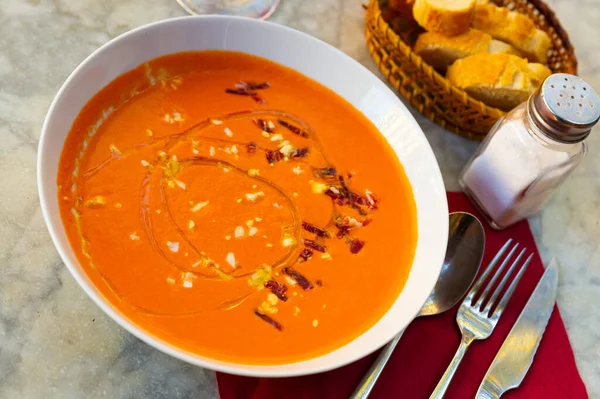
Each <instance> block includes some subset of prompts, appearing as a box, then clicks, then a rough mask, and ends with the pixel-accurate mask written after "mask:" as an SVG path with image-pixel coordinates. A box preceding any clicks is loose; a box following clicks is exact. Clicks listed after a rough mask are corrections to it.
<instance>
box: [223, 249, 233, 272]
mask: <svg viewBox="0 0 600 399" xmlns="http://www.w3.org/2000/svg"><path fill="white" fill-rule="evenodd" d="M225 261H226V262H227V263H229V264H230V265H231V267H233V268H234V269H235V255H234V254H233V252H229V253H228V254H227V256H226V257H225Z"/></svg>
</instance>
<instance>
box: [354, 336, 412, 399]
mask: <svg viewBox="0 0 600 399" xmlns="http://www.w3.org/2000/svg"><path fill="white" fill-rule="evenodd" d="M403 333H404V331H402V332H400V334H398V335H396V336H395V337H394V339H392V340H391V341H390V342H389V343H388V344H387V345H386V346H384V347H383V349H382V350H381V353H380V354H379V356H377V359H376V360H375V361H374V362H373V365H372V366H371V368H370V369H369V371H368V372H367V374H365V376H364V377H363V379H362V380H361V381H360V383H359V384H358V386H357V387H356V389H355V390H354V392H353V393H352V395H351V396H350V399H367V398H368V397H369V394H370V393H371V390H372V389H373V387H374V386H375V383H376V382H377V379H378V378H379V376H380V375H381V372H382V371H383V368H384V367H385V365H386V363H387V361H388V360H389V358H390V356H392V353H393V352H394V349H395V348H396V345H397V344H398V342H399V341H400V338H401V337H402V334H403Z"/></svg>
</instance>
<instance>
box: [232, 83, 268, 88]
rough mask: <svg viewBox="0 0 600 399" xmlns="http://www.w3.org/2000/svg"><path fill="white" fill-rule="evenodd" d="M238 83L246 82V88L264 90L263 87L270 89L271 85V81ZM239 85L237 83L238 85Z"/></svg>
mask: <svg viewBox="0 0 600 399" xmlns="http://www.w3.org/2000/svg"><path fill="white" fill-rule="evenodd" d="M238 84H245V85H246V88H247V89H248V90H263V89H268V88H269V87H271V84H270V83H269V82H262V83H256V82H247V83H246V82H240V83H238ZM236 86H237V85H236Z"/></svg>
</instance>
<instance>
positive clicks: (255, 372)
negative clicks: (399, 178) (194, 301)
mask: <svg viewBox="0 0 600 399" xmlns="http://www.w3.org/2000/svg"><path fill="white" fill-rule="evenodd" d="M190 19H196V20H200V21H202V20H207V21H210V20H230V21H231V20H233V21H245V22H252V23H260V24H268V25H271V26H274V27H276V29H281V30H284V31H287V32H289V33H292V34H295V35H299V36H301V37H303V38H304V39H307V40H312V41H314V42H317V43H320V44H324V45H326V46H327V47H328V48H329V50H330V51H332V52H335V53H337V54H338V55H339V56H341V57H342V58H344V59H345V62H349V63H352V64H355V65H356V66H358V67H359V68H362V69H363V70H364V71H365V72H366V73H367V74H371V75H372V76H373V77H374V78H375V79H379V78H377V76H375V75H374V74H373V73H372V72H371V71H369V70H368V69H367V68H366V67H364V66H363V65H362V64H361V63H359V62H358V61H356V60H355V59H354V58H352V57H350V56H349V55H347V54H346V53H344V52H343V51H341V50H340V49H338V48H336V47H334V46H332V45H330V44H328V43H326V42H324V41H322V40H320V39H318V38H316V37H314V36H311V35H309V34H307V33H304V32H301V31H299V30H296V29H293V28H290V27H288V26H285V25H279V24H276V23H274V22H270V21H257V20H253V19H250V18H245V17H237V16H226V15H194V16H181V17H175V18H168V19H163V20H158V21H155V22H152V23H149V24H145V25H142V26H139V27H137V28H134V29H131V30H129V31H127V32H124V33H122V34H120V35H119V36H116V37H114V38H112V39H110V40H109V41H108V42H106V43H104V44H103V45H102V46H100V47H99V48H97V49H96V50H94V51H93V52H92V53H91V54H90V55H88V56H87V57H86V58H85V59H84V60H83V61H82V62H81V63H80V64H79V65H78V66H77V67H76V68H75V69H74V70H73V71H72V72H71V73H70V74H69V76H68V77H67V79H66V80H65V81H64V83H63V84H62V85H61V87H60V89H59V90H58V92H57V94H56V95H55V97H54V99H53V100H52V103H51V104H50V107H49V109H48V112H47V114H46V117H45V119H44V123H43V125H42V130H41V135H40V139H39V144H38V154H37V160H36V162H37V164H36V165H37V184H38V195H39V199H40V207H41V210H42V214H43V217H44V221H45V223H46V226H47V228H48V231H49V233H50V236H51V239H52V242H53V244H54V246H55V248H56V250H57V252H58V253H59V255H60V258H61V260H62V261H63V262H64V263H65V265H66V266H67V268H68V269H69V272H70V273H71V275H72V276H73V277H74V279H75V280H76V281H77V283H78V284H79V286H80V287H82V288H83V290H84V291H85V293H86V294H87V295H88V296H89V297H90V298H91V299H92V300H93V301H94V302H95V303H96V305H98V306H99V307H100V308H101V309H102V311H104V313H106V314H107V315H108V316H109V317H110V318H111V319H113V320H114V321H116V322H117V324H119V325H120V326H121V327H123V328H125V330H127V331H128V332H129V333H131V334H132V335H134V336H135V337H136V338H138V339H140V340H141V341H143V342H145V343H146V344H148V345H150V346H152V347H154V348H155V349H158V350H159V351H161V352H163V353H166V354H168V355H170V356H172V357H174V358H177V359H179V360H182V361H185V362H187V363H190V364H193V365H197V366H200V367H203V368H208V369H211V370H214V371H219V372H224V373H230V374H235V375H241V376H248V377H272V378H273V377H274V378H279V377H293V376H301V375H310V374H316V373H322V372H326V371H330V370H333V369H337V368H340V367H343V366H345V365H348V364H350V363H353V362H355V361H357V360H359V359H361V358H363V357H365V356H368V355H369V354H371V353H373V352H375V351H377V350H378V349H380V348H381V347H383V346H384V345H385V344H386V343H387V342H389V341H390V340H391V339H392V338H393V337H394V336H396V335H397V334H398V333H399V331H389V334H388V335H389V336H388V337H387V339H386V340H384V341H383V342H380V343H379V344H377V345H376V346H373V347H372V348H370V349H369V350H366V351H363V353H359V354H356V355H355V356H349V357H348V358H346V359H343V360H341V361H337V362H331V363H330V364H328V365H326V366H322V367H319V368H313V369H311V370H304V371H300V372H297V371H294V370H289V371H277V370H276V367H277V365H265V366H261V365H255V364H252V365H244V364H242V363H233V362H223V361H218V360H216V359H212V358H209V357H203V356H199V355H194V354H193V353H191V352H188V351H185V350H183V349H181V348H179V347H177V346H174V345H171V344H169V343H168V342H165V341H164V340H162V339H159V338H158V337H156V336H154V335H153V334H151V333H149V332H146V331H145V330H143V329H142V328H141V327H137V326H136V325H135V324H134V323H133V322H132V321H130V320H129V319H128V318H127V317H125V316H124V315H122V314H120V313H118V312H117V311H115V309H113V305H112V304H110V303H108V301H107V300H105V299H104V298H103V297H102V294H100V293H99V292H97V291H95V290H92V289H91V288H90V287H88V282H87V281H86V280H85V277H84V276H83V275H82V274H80V273H79V272H78V271H77V270H76V268H75V266H74V265H73V264H72V263H71V262H69V261H68V256H67V254H66V252H65V249H64V248H63V247H62V246H61V245H59V244H58V242H59V241H58V233H57V230H56V228H55V225H54V223H53V221H52V219H51V216H50V210H49V209H48V203H47V201H46V198H47V197H48V196H49V195H53V196H55V195H56V191H55V190H56V185H55V184H54V185H51V187H48V185H47V184H46V183H45V181H44V180H43V178H42V173H41V170H40V165H42V164H43V163H44V162H45V161H44V157H45V154H44V151H43V148H44V145H45V143H46V141H47V140H48V134H47V130H48V125H49V124H50V120H51V117H52V116H53V114H54V112H55V108H56V107H57V104H58V102H59V100H60V99H61V97H62V96H63V94H64V92H65V91H66V90H67V88H68V87H69V86H70V84H71V82H72V81H73V80H74V79H75V77H76V76H77V75H78V74H79V73H80V72H81V71H82V70H83V69H85V68H86V66H87V65H88V64H90V63H92V61H93V60H94V59H95V58H97V57H99V56H100V55H101V54H102V53H103V52H104V51H106V50H107V49H108V48H110V47H111V46H112V45H113V44H114V43H116V42H117V41H120V40H123V39H125V38H128V37H130V36H135V35H138V34H140V33H141V32H143V31H145V30H147V29H152V28H155V27H157V26H160V25H168V24H173V23H178V22H179V21H183V20H190ZM386 89H387V90H388V91H389V92H391V93H393V92H392V91H391V90H390V89H389V88H388V87H386ZM394 95H395V94H394ZM399 103H400V104H401V106H403V107H404V108H405V109H407V108H406V106H405V105H404V104H403V103H402V102H401V101H399ZM407 112H408V110H407ZM411 117H412V116H411ZM412 120H413V122H414V124H415V125H416V126H417V127H418V128H419V130H420V131H421V134H422V135H423V138H425V135H424V133H423V132H422V129H421V128H420V126H419V125H418V123H417V122H416V120H415V119H414V117H412ZM426 151H428V152H429V154H427V155H428V156H429V155H430V156H433V157H434V159H435V155H434V153H433V150H432V148H431V146H430V145H429V144H428V145H427V146H426ZM431 177H432V178H435V179H436V180H438V181H439V182H441V185H442V188H443V186H444V183H443V178H442V175H441V171H440V169H439V165H438V168H437V175H436V176H431ZM444 206H445V210H446V213H448V204H447V201H446V199H445V197H444ZM61 223H62V222H61ZM440 223H441V225H440V228H445V231H446V240H447V231H448V220H447V219H446V220H445V221H442V220H440ZM444 251H445V247H444ZM442 260H443V256H442V257H441V258H440V262H439V267H438V268H437V269H436V275H435V276H436V278H437V275H438V274H439V271H440V270H441V267H442ZM435 281H436V279H433V278H432V280H431V282H430V283H431V284H430V287H429V292H430V291H431V290H432V289H433V286H434V285H435ZM426 299H427V298H426V297H425V298H424V299H423V303H424V302H425V300H426ZM418 311H419V309H418V308H417V309H416V310H415V311H413V312H411V320H414V318H415V317H416V316H417V315H418ZM405 328H406V327H405ZM400 332H401V331H400ZM363 334H364V333H363ZM345 345H347V344H345ZM318 357H320V356H317V358H318ZM295 363H296V362H292V363H284V364H281V366H284V365H286V366H287V365H293V364H295ZM245 366H246V367H248V368H247V369H243V368H241V367H245ZM235 367H237V368H235ZM262 368H269V369H270V370H269V371H266V372H265V371H262V370H261V369H262Z"/></svg>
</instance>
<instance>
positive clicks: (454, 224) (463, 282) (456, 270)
mask: <svg viewBox="0 0 600 399" xmlns="http://www.w3.org/2000/svg"><path fill="white" fill-rule="evenodd" d="M484 248H485V232H484V230H483V226H482V225H481V222H480V221H479V220H478V219H477V218H476V217H475V216H473V215H471V214H470V213H466V212H454V213H451V214H450V224H449V232H448V247H447V248H446V257H445V258H444V264H443V265H442V270H441V272H440V275H439V277H438V280H437V282H436V283H435V287H433V291H431V294H430V295H429V298H427V301H426V302H425V304H424V305H423V307H422V308H421V311H420V312H419V316H431V315H435V314H439V313H443V312H445V311H447V310H448V309H450V308H452V307H454V305H456V304H457V303H458V301H460V299H461V298H462V297H463V296H464V295H465V293H466V292H467V290H468V289H469V287H470V286H471V284H472V283H473V280H474V279H475V276H477V272H478V271H479V266H480V265H481V260H482V258H483V250H484Z"/></svg>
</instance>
